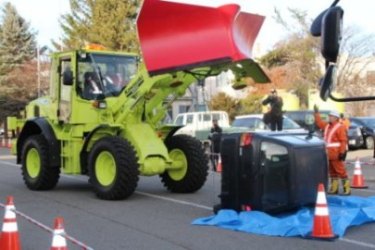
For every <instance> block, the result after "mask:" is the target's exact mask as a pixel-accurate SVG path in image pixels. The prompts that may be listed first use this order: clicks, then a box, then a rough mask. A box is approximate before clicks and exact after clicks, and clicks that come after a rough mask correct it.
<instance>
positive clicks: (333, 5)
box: [330, 0, 340, 8]
mask: <svg viewBox="0 0 375 250" xmlns="http://www.w3.org/2000/svg"><path fill="white" fill-rule="evenodd" d="M339 2H340V0H335V1H334V2H333V3H332V4H331V7H330V8H332V7H335V6H336V5H337V4H338V3H339Z"/></svg>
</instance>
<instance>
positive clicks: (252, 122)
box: [232, 116, 301, 129]
mask: <svg viewBox="0 0 375 250" xmlns="http://www.w3.org/2000/svg"><path fill="white" fill-rule="evenodd" d="M232 126H233V127H247V128H250V129H266V128H267V127H266V126H265V123H264V122H263V121H262V119H261V118H260V117H238V118H236V119H235V120H234V121H233V123H232ZM300 128H301V126H300V125H298V124H297V123H296V122H294V121H293V120H292V119H290V118H288V117H285V116H284V119H283V129H300Z"/></svg>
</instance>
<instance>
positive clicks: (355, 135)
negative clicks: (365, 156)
mask: <svg viewBox="0 0 375 250" xmlns="http://www.w3.org/2000/svg"><path fill="white" fill-rule="evenodd" d="M348 146H349V149H358V148H363V147H365V140H364V139H363V136H362V131H361V127H359V126H355V125H351V126H350V127H349V130H348Z"/></svg>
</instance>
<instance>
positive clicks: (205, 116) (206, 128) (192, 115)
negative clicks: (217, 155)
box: [174, 111, 229, 142]
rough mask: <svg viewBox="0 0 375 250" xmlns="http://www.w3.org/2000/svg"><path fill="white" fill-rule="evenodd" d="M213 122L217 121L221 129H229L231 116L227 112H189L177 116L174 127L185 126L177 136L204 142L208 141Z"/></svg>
mask: <svg viewBox="0 0 375 250" xmlns="http://www.w3.org/2000/svg"><path fill="white" fill-rule="evenodd" d="M212 120H217V121H218V124H219V126H220V127H221V128H223V129H224V128H227V127H229V116H228V114H227V112H225V111H204V112H188V113H182V114H179V115H177V117H176V119H175V120H174V125H177V126H183V127H181V128H180V129H179V130H178V131H177V132H176V134H186V135H191V136H193V137H195V138H197V139H199V140H201V141H202V142H205V141H207V140H208V136H209V134H210V130H211V127H212Z"/></svg>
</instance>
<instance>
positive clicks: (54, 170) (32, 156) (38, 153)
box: [22, 135, 60, 190]
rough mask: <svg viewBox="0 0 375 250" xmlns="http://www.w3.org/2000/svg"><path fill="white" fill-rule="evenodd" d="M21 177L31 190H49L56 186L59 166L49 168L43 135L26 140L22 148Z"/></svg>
mask: <svg viewBox="0 0 375 250" xmlns="http://www.w3.org/2000/svg"><path fill="white" fill-rule="evenodd" d="M22 175H23V179H24V181H25V184H26V186H27V187H28V188H29V189H31V190H49V189H52V188H54V187H55V186H56V184H57V182H58V180H59V175H60V166H49V152H48V142H47V140H46V139H45V138H44V136H43V135H33V136H30V137H29V138H27V140H26V141H25V144H24V145H23V148H22Z"/></svg>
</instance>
